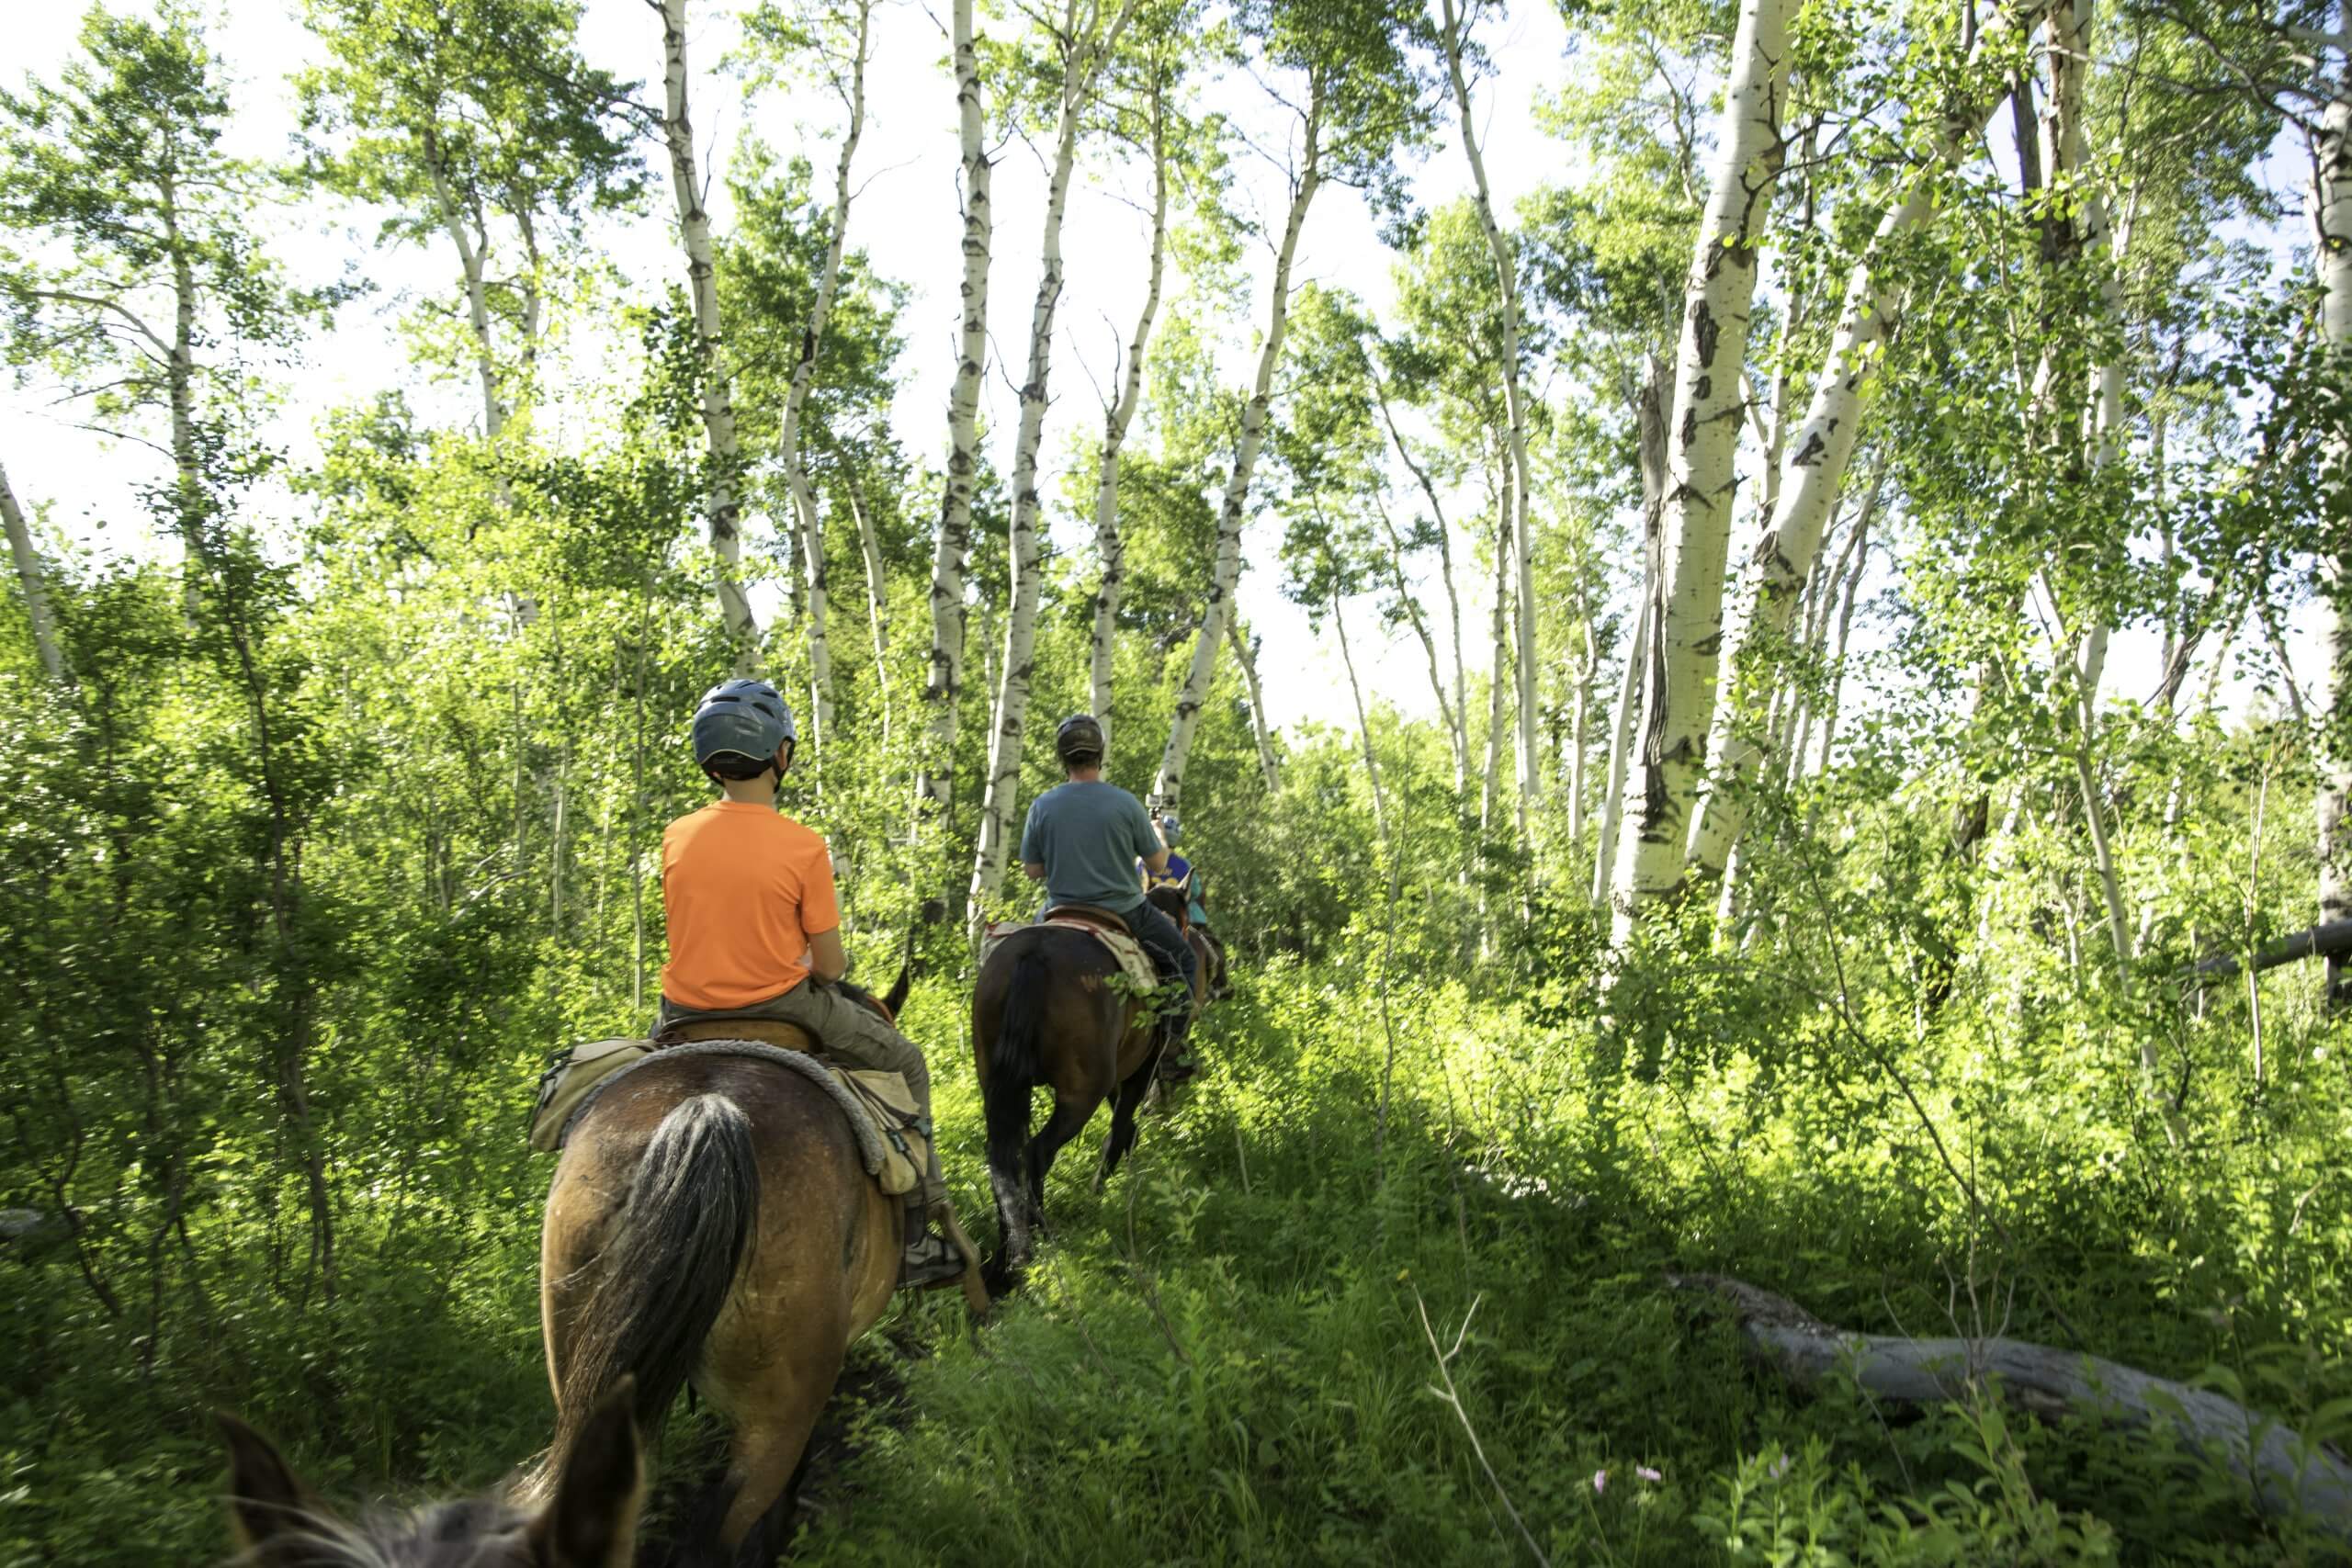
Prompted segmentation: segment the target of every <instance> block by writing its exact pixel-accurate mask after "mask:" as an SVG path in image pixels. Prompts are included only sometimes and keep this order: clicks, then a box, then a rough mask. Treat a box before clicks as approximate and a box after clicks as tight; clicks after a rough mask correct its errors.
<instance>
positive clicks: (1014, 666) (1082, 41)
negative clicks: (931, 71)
mask: <svg viewBox="0 0 2352 1568" xmlns="http://www.w3.org/2000/svg"><path fill="white" fill-rule="evenodd" d="M1135 4H1136V0H1125V3H1124V4H1122V5H1121V6H1120V8H1119V10H1118V13H1117V14H1116V15H1115V16H1114V17H1112V18H1111V21H1110V23H1109V25H1108V27H1107V28H1104V29H1103V30H1102V31H1100V32H1099V33H1098V31H1097V28H1098V27H1099V26H1100V25H1101V24H1100V13H1099V12H1098V11H1095V10H1094V9H1092V8H1091V7H1089V8H1088V9H1087V10H1086V11H1085V12H1084V13H1083V15H1082V16H1081V12H1080V0H1068V4H1067V5H1065V6H1064V7H1063V12H1062V28H1063V38H1064V39H1065V40H1066V41H1065V43H1064V46H1063V47H1064V48H1065V49H1066V50H1067V51H1068V53H1067V54H1066V55H1065V57H1064V60H1063V64H1062V85H1061V109H1060V118H1059V122H1058V123H1057V125H1056V126H1055V128H1054V172H1053V176H1052V180H1051V183H1050V184H1048V185H1047V186H1046V229H1045V235H1044V238H1043V239H1042V240H1041V241H1040V242H1039V243H1038V247H1037V252H1038V277H1037V297H1036V299H1035V301H1034V302H1033V303H1032V304H1031V306H1030V308H1029V373H1028V377H1027V378H1026V379H1025V380H1023V382H1022V384H1021V427H1020V434H1019V435H1018V437H1017V438H1016V440H1015V442H1014V445H1013V450H1012V614H1011V615H1008V616H1007V617H1006V618H1005V623H1004V660H1003V662H1002V664H1001V666H1000V667H999V671H1000V673H999V681H998V685H997V691H996V705H995V715H994V720H995V721H994V723H992V724H991V725H990V726H989V772H988V782H987V785H986V788H985V790H984V792H983V794H982V795H981V797H980V828H979V838H978V843H977V844H976V845H975V846H974V848H973V851H972V886H971V898H970V901H969V903H968V905H967V909H968V910H969V913H970V915H971V918H972V919H976V920H977V919H980V918H981V911H982V909H983V908H985V907H986V905H987V903H988V901H989V899H992V898H994V897H996V896H997V893H998V892H999V891H1000V890H1001V888H1002V887H1003V886H1004V870H1005V861H1006V856H1007V853H1008V852H1009V850H1010V845H1009V843H1008V840H1009V839H1010V837H1011V835H1012V807H1013V804H1014V801H1015V799H1016V797H1018V795H1020V793H1021V741H1022V731H1023V727H1025V726H1026V725H1027V723H1028V721H1029V692H1030V687H1031V684H1032V682H1033V681H1034V678H1035V673H1036V646H1037V596H1038V581H1037V579H1038V574H1039V572H1040V571H1041V570H1043V555H1044V551H1043V548H1042V543H1043V541H1042V540H1041V539H1040V537H1039V526H1040V525H1039V522H1038V516H1037V513H1038V510H1039V507H1038V500H1037V446H1038V444H1039V443H1040V442H1041V441H1043V440H1044V438H1045V434H1046V397H1047V393H1046V386H1047V382H1048V380H1049V378H1051V376H1052V374H1053V365H1054V312H1055V310H1056V309H1057V307H1058V306H1059V304H1060V302H1061V297H1062V213H1063V211H1064V210H1065V209H1066V208H1067V206H1068V203H1069V176H1070V171H1071V169H1072V168H1073V167H1075V166H1076V164H1077V162H1078V130H1079V119H1080V116H1081V115H1082V114H1083V113H1084V112H1085V110H1086V107H1087V104H1088V103H1089V102H1090V101H1091V99H1092V97H1093V96H1094V82H1095V78H1096V77H1097V76H1098V75H1099V74H1100V73H1101V71H1102V66H1103V60H1104V59H1105V58H1106V57H1107V56H1108V55H1109V53H1110V51H1112V50H1114V49H1115V48H1116V47H1118V41H1119V35H1120V34H1121V33H1122V32H1124V31H1125V30H1126V25H1127V17H1128V16H1129V15H1130V14H1131V13H1132V12H1133V11H1134V9H1135Z"/></svg>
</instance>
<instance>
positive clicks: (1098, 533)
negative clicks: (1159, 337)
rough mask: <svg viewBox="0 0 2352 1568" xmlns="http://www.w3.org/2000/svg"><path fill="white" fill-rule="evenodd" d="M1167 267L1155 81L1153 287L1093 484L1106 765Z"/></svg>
mask: <svg viewBox="0 0 2352 1568" xmlns="http://www.w3.org/2000/svg"><path fill="white" fill-rule="evenodd" d="M1167 265H1168V127H1167V102H1166V90H1165V88H1164V87H1163V86H1162V85H1161V84H1160V83H1159V82H1157V81H1155V82H1154V83H1153V84H1152V87H1151V282H1150V284H1149V286H1148V288H1146V289H1145V290H1144V297H1143V313H1142V314H1141V315H1139V316H1137V317H1136V332H1135V336H1134V337H1133V338H1132V339H1130V340H1129V341H1128V343H1127V367H1126V377H1125V380H1124V381H1122V382H1121V383H1120V387H1119V400H1118V401H1116V402H1114V403H1113V404H1112V405H1111V407H1110V409H1109V410H1108V411H1106V412H1105V413H1104V414H1103V455H1102V461H1101V464H1100V466H1099V468H1098V469H1097V471H1096V474H1095V480H1094V547H1095V550H1096V552H1097V554H1098V555H1100V557H1101V558H1102V566H1103V576H1102V580H1101V581H1100V582H1099V583H1098V584H1097V585H1096V587H1095V590H1094V633H1093V646H1092V649H1091V658H1090V660H1089V673H1090V675H1091V686H1090V691H1089V701H1090V703H1091V706H1092V708H1093V711H1094V719H1095V722H1096V723H1098V724H1100V725H1101V726H1102V727H1103V756H1104V758H1105V759H1106V760H1107V759H1108V758H1109V756H1110V754H1111V753H1110V748H1111V744H1112V722H1113V719H1114V707H1115V699H1114V696H1113V694H1112V691H1111V681H1112V673H1113V664H1112V658H1113V655H1114V653H1116V652H1117V650H1118V630H1119V592H1120V590H1121V588H1122V587H1124V586H1125V582H1126V575H1127V547H1126V545H1125V541H1123V540H1122V539H1121V538H1120V536H1119V455H1120V453H1121V452H1123V451H1124V450H1125V448H1126V444H1127V426H1128V424H1129V423H1132V422H1133V421H1134V419H1135V416H1136V407H1137V406H1138V405H1139V404H1140V403H1141V402H1142V401H1143V356H1144V350H1145V348H1146V347H1147V346H1148V345H1149V344H1150V342H1151V324H1152V321H1153V320H1154V318H1156V317H1157V316H1158V315H1159V289H1160V283H1161V281H1162V279H1163V278H1164V276H1166V272H1167Z"/></svg>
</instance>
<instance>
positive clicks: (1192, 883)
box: [1144, 811, 1209, 931]
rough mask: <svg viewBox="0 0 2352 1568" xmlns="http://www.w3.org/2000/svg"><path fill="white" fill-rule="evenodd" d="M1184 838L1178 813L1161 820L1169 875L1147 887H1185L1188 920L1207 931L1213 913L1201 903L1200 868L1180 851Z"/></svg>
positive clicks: (1160, 827)
mask: <svg viewBox="0 0 2352 1568" xmlns="http://www.w3.org/2000/svg"><path fill="white" fill-rule="evenodd" d="M1180 836H1181V830H1180V829H1179V827H1178V825H1177V821H1176V814H1175V813H1174V812H1172V811H1170V812H1169V813H1168V814H1167V815H1165V816H1163V817H1162V818H1160V819H1159V841H1160V842H1161V843H1163V844H1166V845H1167V846H1168V874H1167V875H1166V876H1165V877H1162V878H1159V879H1157V880H1148V881H1146V883H1145V884H1144V886H1146V887H1147V888H1150V887H1154V886H1161V887H1182V889H1183V890H1184V919H1186V920H1188V921H1190V922H1191V923H1192V925H1193V928H1194V929H1195V930H1197V931H1207V930H1208V929H1209V912H1208V909H1207V908H1206V907H1205V906H1204V905H1203V904H1202V902H1201V871H1200V867H1198V866H1196V865H1194V864H1193V863H1192V862H1191V861H1189V860H1186V859H1185V858H1184V857H1183V856H1182V855H1181V854H1179V853H1178V852H1177V851H1176V841H1177V840H1178V838H1179V837H1180Z"/></svg>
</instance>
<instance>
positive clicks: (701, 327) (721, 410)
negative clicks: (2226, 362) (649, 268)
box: [662, 0, 760, 675]
mask: <svg viewBox="0 0 2352 1568" xmlns="http://www.w3.org/2000/svg"><path fill="white" fill-rule="evenodd" d="M662 103H663V110H662V137H663V139H664V140H665V141H667V143H668V145H669V150H670V192H671V195H672V197H673V198H674V199H675V200H676V203H677V208H678V234H679V238H680V239H681V241H682V242H683V243H684V246H685V252H686V283H687V293H688V296H689V298H690V299H692V300H693V301H694V311H695V354H696V357H697V358H698V360H699V361H700V365H701V370H702V427H703V439H704V445H705V446H706V448H707V457H708V459H709V462H710V488H709V491H708V493H707V497H706V499H705V505H706V509H707V517H708V523H709V530H710V550H711V554H712V555H713V556H714V557H715V558H717V570H716V571H715V573H714V587H715V590H716V593H717V598H718V618H719V624H720V625H721V626H724V627H725V628H726V631H727V638H728V641H729V643H730V644H732V645H733V647H734V649H735V672H736V673H737V674H739V675H755V674H757V673H759V670H760V623H759V620H758V617H756V616H755V615H752V602H751V600H750V599H749V598H747V597H746V596H745V594H744V592H743V581H742V566H743V539H742V503H741V501H740V500H739V499H738V497H737V494H736V483H737V479H738V477H739V476H740V474H741V469H742V447H741V443H740V442H739V441H738V440H737V438H736V434H735V395H734V391H733V389H732V388H731V386H730V385H729V367H728V364H727V340H726V333H725V331H724V329H723V328H722V326H721V324H720V322H719V317H718V264H717V262H716V261H715V260H714V259H713V255H712V252H711V243H710V213H709V212H708V210H707V209H705V208H704V206H703V183H702V178H701V175H699V173H698V172H697V171H696V168H695V131H694V123H693V120H692V119H691V118H689V116H688V114H687V107H686V0H662Z"/></svg>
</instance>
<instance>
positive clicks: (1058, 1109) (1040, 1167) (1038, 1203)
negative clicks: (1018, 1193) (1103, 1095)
mask: <svg viewBox="0 0 2352 1568" xmlns="http://www.w3.org/2000/svg"><path fill="white" fill-rule="evenodd" d="M1093 1114H1094V1107H1093V1106H1091V1105H1073V1104H1071V1103H1070V1102H1069V1101H1068V1100H1061V1099H1058V1098H1057V1099H1056V1100H1055V1101H1054V1113H1053V1114H1052V1115H1051V1116H1049V1117H1047V1118H1046V1124H1045V1125H1044V1126H1043V1127H1040V1128H1039V1129H1038V1130H1037V1135H1036V1137H1035V1139H1033V1140H1031V1142H1030V1145H1029V1212H1030V1213H1031V1214H1033V1215H1035V1218H1036V1222H1037V1228H1038V1229H1040V1230H1043V1229H1044V1228H1045V1226H1046V1172H1047V1171H1049V1170H1051V1169H1053V1168H1054V1156H1057V1155H1058V1154H1060V1153H1061V1152H1062V1145H1064V1144H1067V1143H1069V1141H1070V1140H1071V1139H1072V1138H1075V1137H1077V1136H1078V1135H1079V1134H1080V1133H1082V1132H1084V1131H1085V1130H1086V1123H1087V1120H1088V1118H1090V1117H1091V1116H1092V1115H1093Z"/></svg>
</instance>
